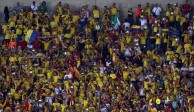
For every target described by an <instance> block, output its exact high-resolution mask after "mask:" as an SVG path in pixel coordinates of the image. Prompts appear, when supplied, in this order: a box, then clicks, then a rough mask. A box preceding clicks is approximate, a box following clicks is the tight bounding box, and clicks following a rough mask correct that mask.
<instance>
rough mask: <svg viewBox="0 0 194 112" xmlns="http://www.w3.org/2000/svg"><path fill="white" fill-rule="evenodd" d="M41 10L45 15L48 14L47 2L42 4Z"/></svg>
mask: <svg viewBox="0 0 194 112" xmlns="http://www.w3.org/2000/svg"><path fill="white" fill-rule="evenodd" d="M40 10H41V12H42V14H43V15H44V14H45V13H46V12H47V6H46V1H43V2H42V5H41V6H40Z"/></svg>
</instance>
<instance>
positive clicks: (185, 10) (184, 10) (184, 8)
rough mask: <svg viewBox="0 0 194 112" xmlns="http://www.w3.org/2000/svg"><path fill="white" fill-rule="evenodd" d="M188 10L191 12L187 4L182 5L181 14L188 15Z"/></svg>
mask: <svg viewBox="0 0 194 112" xmlns="http://www.w3.org/2000/svg"><path fill="white" fill-rule="evenodd" d="M190 10H191V5H190V4H188V3H185V4H184V5H183V12H184V13H185V14H187V13H189V11H190Z"/></svg>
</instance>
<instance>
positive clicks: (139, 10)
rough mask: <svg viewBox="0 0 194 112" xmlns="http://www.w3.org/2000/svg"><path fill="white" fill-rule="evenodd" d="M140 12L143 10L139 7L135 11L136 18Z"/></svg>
mask: <svg viewBox="0 0 194 112" xmlns="http://www.w3.org/2000/svg"><path fill="white" fill-rule="evenodd" d="M142 10H143V9H142V8H141V7H140V8H138V9H137V11H136V13H135V15H136V17H138V16H140V14H141V11H142Z"/></svg>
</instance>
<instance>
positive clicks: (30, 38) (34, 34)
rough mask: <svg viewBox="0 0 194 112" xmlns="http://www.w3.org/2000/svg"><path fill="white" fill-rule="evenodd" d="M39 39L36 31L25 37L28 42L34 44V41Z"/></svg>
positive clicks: (31, 31) (28, 33)
mask: <svg viewBox="0 0 194 112" xmlns="http://www.w3.org/2000/svg"><path fill="white" fill-rule="evenodd" d="M37 37H38V32H37V31H35V30H31V29H30V30H28V31H27V33H26V36H25V40H26V41H27V42H32V41H33V40H35V39H36V38H37Z"/></svg>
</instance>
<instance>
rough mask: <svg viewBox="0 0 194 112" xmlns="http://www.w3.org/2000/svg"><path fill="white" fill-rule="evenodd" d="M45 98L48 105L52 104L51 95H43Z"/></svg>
mask: <svg viewBox="0 0 194 112" xmlns="http://www.w3.org/2000/svg"><path fill="white" fill-rule="evenodd" d="M45 100H46V102H48V103H49V104H50V105H52V104H53V100H52V97H51V96H46V97H45Z"/></svg>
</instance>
